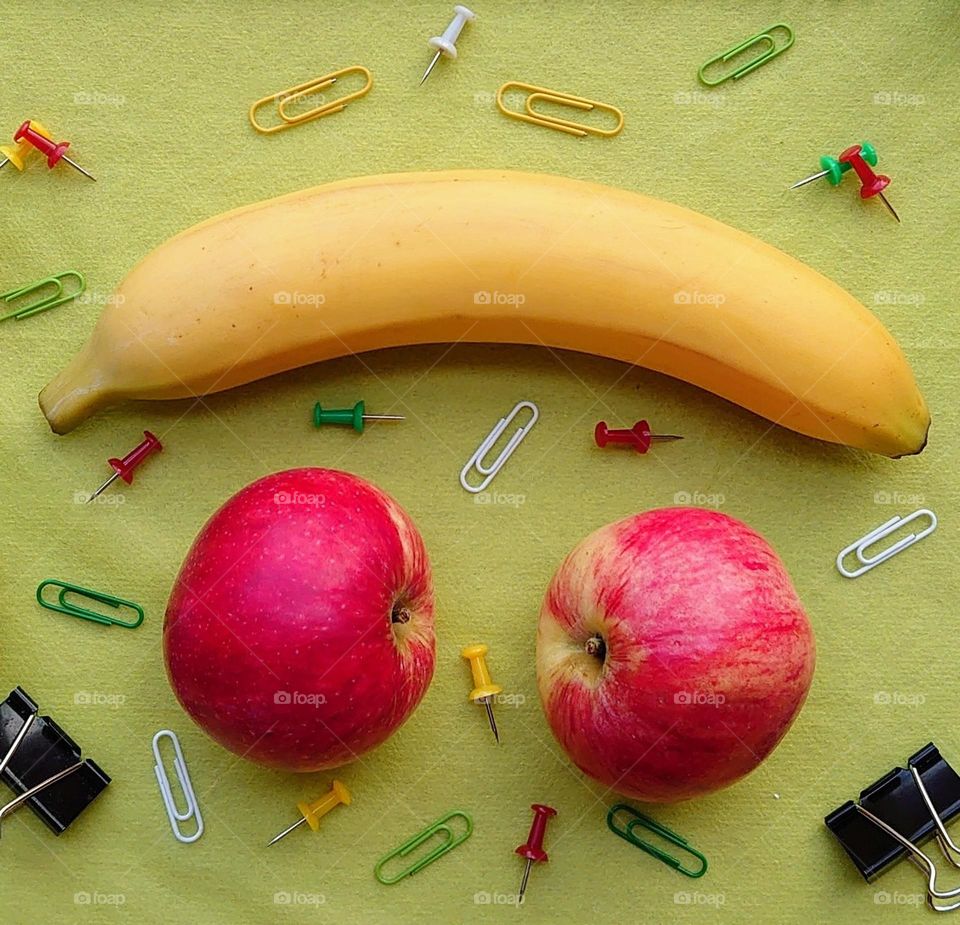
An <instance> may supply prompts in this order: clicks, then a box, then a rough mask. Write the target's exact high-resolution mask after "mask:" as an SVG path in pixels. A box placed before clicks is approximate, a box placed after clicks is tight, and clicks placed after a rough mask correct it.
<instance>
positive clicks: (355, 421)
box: [313, 401, 404, 434]
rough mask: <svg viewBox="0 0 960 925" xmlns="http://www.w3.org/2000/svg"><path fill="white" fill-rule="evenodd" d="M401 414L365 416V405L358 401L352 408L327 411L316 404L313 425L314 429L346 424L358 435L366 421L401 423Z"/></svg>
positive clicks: (402, 418) (318, 403)
mask: <svg viewBox="0 0 960 925" xmlns="http://www.w3.org/2000/svg"><path fill="white" fill-rule="evenodd" d="M402 420H404V417H403V415H402V414H367V413H366V405H365V404H364V403H363V402H362V401H358V402H357V403H356V404H355V405H354V406H353V408H331V409H330V410H328V411H324V409H323V408H322V407H321V406H320V402H317V403H316V405H314V407H313V423H314V426H315V427H322V426H323V425H324V424H346V425H347V427H352V428H353V429H354V430H355V431H356V432H357V433H358V434H362V433H363V427H364V424H366V422H367V421H402Z"/></svg>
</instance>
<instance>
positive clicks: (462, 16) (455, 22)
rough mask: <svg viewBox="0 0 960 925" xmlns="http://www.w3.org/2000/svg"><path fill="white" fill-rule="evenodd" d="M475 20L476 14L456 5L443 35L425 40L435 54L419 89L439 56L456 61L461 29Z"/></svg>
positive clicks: (424, 73)
mask: <svg viewBox="0 0 960 925" xmlns="http://www.w3.org/2000/svg"><path fill="white" fill-rule="evenodd" d="M476 18H477V14H476V13H474V12H473V11H472V10H468V9H467V8H466V7H465V6H461V5H460V4H459V3H458V4H457V5H456V6H455V7H454V8H453V19H451V20H450V25H449V26H447V28H446V29H445V30H444V33H443V35H435V36H434V37H433V38H432V39H428V40H427V44H428V45H429V46H430V47H431V48H433V49H435V50H436V52H437V53H436V54H435V55H434V56H433V60H432V61H431V62H430V64H429V65H428V66H427V69H426V70H425V71H424V72H423V77H421V78H420V86H421V87H422V86H423V82H424V81H425V80H426V79H427V78H428V77H429V76H430V72H431V71H432V70H433V69H434V67H435V66H436V63H437V62H438V61H439V60H440V55H446V56H447V57H448V58H452V59H453V60H456V58H457V39H458V38H460V33H461V32H462V31H463V27H464V26H465V25H466V24H467V23H468V22H469V21H470V20H471V19H476Z"/></svg>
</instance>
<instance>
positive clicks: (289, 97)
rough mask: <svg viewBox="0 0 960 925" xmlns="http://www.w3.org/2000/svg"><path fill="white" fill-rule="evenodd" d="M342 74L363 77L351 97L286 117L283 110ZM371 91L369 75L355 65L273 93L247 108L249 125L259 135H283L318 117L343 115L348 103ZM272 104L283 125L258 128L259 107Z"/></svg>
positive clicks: (348, 95)
mask: <svg viewBox="0 0 960 925" xmlns="http://www.w3.org/2000/svg"><path fill="white" fill-rule="evenodd" d="M345 74H363V76H364V77H365V78H366V83H365V84H364V85H363V86H362V87H361V88H360V89H359V90H355V91H354V92H353V93H348V94H347V95H346V96H341V97H340V98H339V99H336V100H331V101H330V102H329V103H326V102H325V103H321V104H320V105H319V106H316V107H314V108H313V109H310V110H308V111H307V112H303V113H300V115H297V116H290V115H287V112H286V109H287V107H288V106H290V105H292V104H293V103H295V102H297V101H298V100H302V99H304V98H305V97H307V96H310V95H311V94H313V93H319V92H320V91H321V90H324V89H326V88H327V87H329V86H330V85H331V84H334V83H336V82H337V80H338V79H339V78H340V77H343V76H344V75H345ZM372 88H373V76H372V75H371V73H370V71H368V70H367V69H366V68H365V67H362V66H361V65H359V64H355V65H353V66H352V67H345V68H342V69H341V70H339V71H333V72H332V73H330V74H324V76H323V77H316V78H314V79H313V80H308V81H307V82H306V83H302V84H299V85H298V86H296V87H290V88H289V89H288V90H281V91H280V92H279V93H272V94H271V95H270V96H265V97H263V99H259V100H257V101H256V102H255V103H254V104H253V105H252V106H251V107H250V124H251V125H252V126H253V127H254V128H255V129H256V130H257V131H258V132H260V134H261V135H272V134H273V133H274V132H282V131H283V130H284V129H288V128H293V127H294V126H295V125H303V123H304V122H310V121H312V120H313V119H319V118H321V116H329V115H332V114H333V113H335V112H342V111H343V110H344V109H345V108H346V106H347V103H349V102H351V101H352V100H358V99H360V97H361V96H366V95H367V94H368V93H369V92H370V90H371V89H372ZM273 102H276V103H277V114H278V115H279V116H280V118H281V119H282V120H283V121H282V122H280V123H278V124H277V125H261V124H260V123H259V122H257V110H258V109H260V107H261V106H266V105H267V104H268V103H273Z"/></svg>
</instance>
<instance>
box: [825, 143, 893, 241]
mask: <svg viewBox="0 0 960 925" xmlns="http://www.w3.org/2000/svg"><path fill="white" fill-rule="evenodd" d="M837 160H838V161H840V163H841V164H849V165H850V166H851V167H853V169H854V170H855V171H856V172H857V176H858V177H859V178H860V198H861V199H869V198H870V197H871V196H879V197H880V198H881V199H882V200H883V204H884V205H885V206H886V207H887V208H888V209H889V210H890V214H891V215H892V216H893V217H894V218H895V219H896V220H897V221H898V222H899V221H900V216H899V215H897V213H896V210H895V209H894V208H893V206H892V205H890V203H889V202H888V201H887V197H886V196H884V195H883V191H884V190H885V189H886V188H887V187H888V186H889V185H890V178H889V177H885V176H884V175H883V174H882V173H874V172H873V170H872V169H871V167H870V165H869V164H868V163H867V162H866V161H865V160H864V157H863V152H862V148H861V146H860V145H851V146H850V147H849V148H847V149H846V151H843V152H842V153H841V154H840V157H838V158H837Z"/></svg>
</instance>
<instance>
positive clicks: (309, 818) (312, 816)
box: [267, 780, 353, 848]
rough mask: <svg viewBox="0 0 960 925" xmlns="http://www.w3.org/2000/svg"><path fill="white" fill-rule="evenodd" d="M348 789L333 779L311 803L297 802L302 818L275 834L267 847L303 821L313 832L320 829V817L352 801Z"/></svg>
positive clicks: (284, 836)
mask: <svg viewBox="0 0 960 925" xmlns="http://www.w3.org/2000/svg"><path fill="white" fill-rule="evenodd" d="M352 799H353V798H352V797H351V796H350V791H349V790H347V788H346V787H344V786H343V784H341V783H340V781H338V780H335V781H334V782H333V784H332V785H331V787H330V790H329V791H328V792H327V793H325V794H324V795H323V796H322V797H320V798H319V799H317V800H314V801H313V802H312V803H297V809H298V810H300V815H301V816H302V817H303V818H302V819H298V820H297V821H296V822H295V823H293V825H291V826H288V827H287V828H285V829H284V830H283V831H282V832H281V833H280V834H279V835H275V836H274V837H273V838H271V839H270V841H268V842H267V847H268V848H269V847H270V846H271V845H274V844H276V843H277V842H278V841H280V839H281V838H286V836H287V835H289V834H290V833H291V832H292V831H293V830H294V829H295V828H297V827H298V826H301V825H303V824H304V823H305V822H306V823H307V825H309V826H310V828H311V829H313V831H314V832H316V831H318V830H319V829H320V818H321V817H322V816H325V815H326V814H327V813H329V812H330V810H331V809H333V808H334V807H335V806H339V805H340V804H341V803H342V804H343V805H344V806H349V805H350V803H351V802H352Z"/></svg>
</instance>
